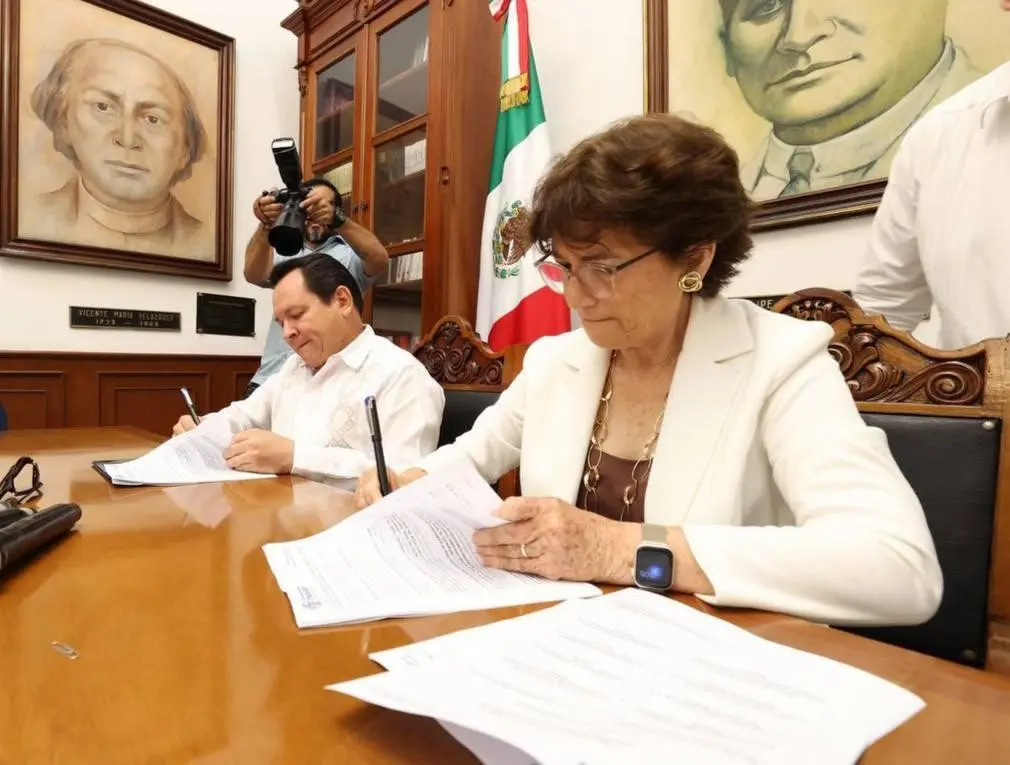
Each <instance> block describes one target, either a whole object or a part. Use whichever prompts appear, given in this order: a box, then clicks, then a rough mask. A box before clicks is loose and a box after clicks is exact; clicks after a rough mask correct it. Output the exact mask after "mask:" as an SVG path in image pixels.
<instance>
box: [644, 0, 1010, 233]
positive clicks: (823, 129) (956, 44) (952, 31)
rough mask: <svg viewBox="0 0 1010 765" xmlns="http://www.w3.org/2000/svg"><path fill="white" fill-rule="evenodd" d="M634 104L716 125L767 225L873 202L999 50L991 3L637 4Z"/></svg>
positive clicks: (1003, 20) (1005, 51)
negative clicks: (930, 117) (917, 139)
mask: <svg viewBox="0 0 1010 765" xmlns="http://www.w3.org/2000/svg"><path fill="white" fill-rule="evenodd" d="M643 2H644V12H645V25H646V34H645V54H646V78H645V101H646V103H645V108H646V111H650V112H674V113H679V114H683V115H685V116H688V117H689V118H692V119H695V120H697V121H699V122H702V123H703V124H706V125H709V126H710V127H713V128H715V129H716V130H718V131H719V132H720V133H721V134H722V135H723V136H724V137H725V138H726V140H727V141H728V142H729V143H730V145H731V146H733V148H735V149H736V151H737V153H738V155H739V157H740V165H741V179H742V180H743V182H744V186H745V187H746V188H747V190H748V192H750V194H751V196H752V198H753V199H754V200H755V201H756V202H758V203H759V212H758V215H757V218H756V220H755V228H756V229H758V230H760V229H769V228H780V227H784V226H791V225H797V224H803V223H809V222H812V221H820V220H827V219H832V218H840V217H845V216H849V215H857V214H861V213H870V212H873V211H874V210H876V208H877V205H878V204H879V202H880V198H881V196H882V194H883V191H884V186H885V185H886V183H887V176H888V173H889V170H890V167H891V162H892V160H893V158H894V154H895V152H896V151H897V149H898V146H899V145H900V143H901V139H902V137H903V136H904V135H905V133H906V132H907V131H908V129H909V128H910V127H911V126H912V125H913V124H914V123H915V122H916V121H917V120H918V119H919V118H920V117H921V116H922V115H923V114H925V113H926V112H927V111H928V110H929V109H931V108H933V107H934V106H936V105H937V104H939V103H941V102H942V101H944V100H946V99H947V98H949V97H950V96H952V95H953V94H955V93H957V92H958V91H959V90H961V89H962V88H964V87H965V86H967V85H970V84H971V83H972V82H974V81H975V80H977V79H978V78H980V77H982V76H984V75H985V74H987V73H988V72H990V71H992V70H993V69H995V68H996V67H998V66H999V65H1001V64H1002V63H1004V62H1005V61H1007V60H1008V59H1010V14H1008V13H1006V12H1004V11H1003V10H1002V9H1001V7H1000V3H999V2H998V0H915V2H914V3H912V2H896V1H894V0H643Z"/></svg>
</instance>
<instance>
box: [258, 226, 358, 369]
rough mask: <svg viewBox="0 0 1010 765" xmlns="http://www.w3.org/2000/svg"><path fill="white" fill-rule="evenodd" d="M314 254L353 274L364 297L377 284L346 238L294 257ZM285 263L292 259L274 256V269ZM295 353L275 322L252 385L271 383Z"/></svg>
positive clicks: (330, 241) (268, 335)
mask: <svg viewBox="0 0 1010 765" xmlns="http://www.w3.org/2000/svg"><path fill="white" fill-rule="evenodd" d="M314 252H322V253H325V254H327V255H329V256H330V257H331V258H333V259H334V260H336V261H337V262H339V263H341V264H342V265H343V266H344V267H345V268H346V269H347V270H348V271H350V272H351V276H353V277H354V280H355V281H356V282H357V283H358V287H359V288H360V289H361V294H362V296H364V294H365V293H366V292H367V291H368V289H369V288H370V287H371V286H372V285H373V284H374V283H375V280H376V278H377V277H373V276H368V275H367V274H366V273H365V267H364V264H363V263H362V262H361V258H359V257H358V255H357V253H356V252H355V251H354V250H353V249H351V246H350V245H349V244H347V242H345V241H344V240H343V237H340V236H331V237H330V238H329V239H327V240H326V241H325V242H323V243H322V244H321V245H319V247H316V248H311V247H304V248H302V251H301V252H300V253H298V254H297V255H293V256H292V257H294V258H300V257H303V256H305V255H311V254H312V253H314ZM284 260H289V258H283V257H281V256H280V255H278V254H277V253H276V252H275V253H274V260H273V265H275V266H276V265H277V264H278V263H280V262H281V261H284ZM291 353H292V351H291V346H290V345H288V344H287V342H286V341H285V340H284V335H283V333H282V331H281V325H280V324H279V323H278V321H277V319H271V320H270V329H269V330H267V342H266V345H265V346H264V347H263V358H262V359H260V368H259V369H258V370H256V374H255V375H254V376H253V379H252V381H253V382H254V383H256V384H257V385H262V384H263V383H264V382H266V381H267V378H269V377H270V376H271V375H273V374H274V373H275V372H277V370H279V369H280V368H281V366H283V364H284V362H285V361H286V360H287V358H288V356H290V355H291Z"/></svg>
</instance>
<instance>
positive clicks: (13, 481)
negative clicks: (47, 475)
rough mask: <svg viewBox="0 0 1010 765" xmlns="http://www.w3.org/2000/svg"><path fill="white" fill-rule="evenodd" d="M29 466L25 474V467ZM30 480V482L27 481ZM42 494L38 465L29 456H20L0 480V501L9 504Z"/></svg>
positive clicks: (29, 499)
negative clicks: (27, 472) (28, 471)
mask: <svg viewBox="0 0 1010 765" xmlns="http://www.w3.org/2000/svg"><path fill="white" fill-rule="evenodd" d="M28 467H31V473H29V474H28V475H27V476H26V475H25V473H26V470H25V469H26V468H28ZM29 480H30V483H29ZM41 496H42V477H41V475H40V474H39V465H38V463H37V462H36V461H35V460H33V459H32V458H31V457H21V458H20V459H19V460H18V461H17V462H15V463H14V465H13V466H12V467H11V469H10V470H8V471H7V474H6V475H5V476H4V477H3V480H2V481H0V502H3V503H4V504H7V505H10V504H11V501H12V500H13V502H14V503H17V504H20V503H23V502H31V501H32V500H33V499H38V498H39V497H41Z"/></svg>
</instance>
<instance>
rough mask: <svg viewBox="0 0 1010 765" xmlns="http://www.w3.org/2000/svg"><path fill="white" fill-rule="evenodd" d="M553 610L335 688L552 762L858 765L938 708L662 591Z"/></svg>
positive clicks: (547, 764)
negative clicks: (870, 750)
mask: <svg viewBox="0 0 1010 765" xmlns="http://www.w3.org/2000/svg"><path fill="white" fill-rule="evenodd" d="M552 610H554V609H552ZM539 616H540V615H539V614H536V615H534V616H533V617H525V616H523V617H518V618H517V619H515V620H514V621H516V622H523V621H525V620H527V619H528V620H529V622H528V623H529V624H530V625H531V626H530V628H529V629H526V630H521V631H520V630H513V631H511V632H509V633H508V636H507V637H508V640H505V641H501V640H496V641H492V640H488V639H485V638H481V637H480V635H479V633H480V632H481V631H484V630H492V629H495V628H496V627H497V626H498V625H489V626H487V627H480V628H477V629H474V630H472V631H468V632H469V633H470V634H471V635H472V636H473V639H474V640H475V641H478V644H479V646H478V647H479V650H478V651H474V652H466V651H463V652H461V654H460V656H459V657H458V658H453V656H451V655H449V654H448V653H447V652H446V653H441V652H433V653H438V655H437V656H436V657H435V658H431V659H428V660H425V659H424V658H423V654H421V653H420V652H418V653H417V654H416V655H415V659H417V656H421V658H420V659H419V660H418V665H417V666H414V667H404V668H398V669H396V670H394V671H391V672H386V673H382V674H378V675H373V676H371V677H366V678H361V679H358V680H352V681H349V682H346V683H340V684H338V685H334V686H330V690H335V691H338V692H341V693H346V694H348V695H351V696H354V697H356V698H359V699H361V700H363V701H367V702H370V703H373V704H378V705H381V706H385V707H389V708H391V709H397V710H400V711H403V712H408V713H413V714H420V715H426V716H429V717H434V718H436V719H438V720H440V721H443V723H448V724H450V725H454V726H460V727H462V728H467V729H469V730H472V731H475V732H477V733H479V734H482V735H483V736H489V737H491V738H492V739H497V740H498V741H501V742H504V743H506V744H508V745H510V746H512V747H514V748H515V749H518V750H520V751H522V752H525V753H526V754H528V755H529V756H530V758H531V759H532V760H534V761H536V762H539V763H543V764H544V765H559V764H560V763H580V764H581V765H597V764H599V765H611V764H612V763H615V762H647V761H649V760H647V759H646V758H654V759H655V758H658V759H657V761H661V762H699V763H701V762H704V763H705V764H706V765H739V764H741V763H747V764H748V765H793V764H794V763H808V762H809V763H818V765H852V763H854V762H856V761H857V760H858V758H859V757H860V756H861V754H862V752H863V751H864V750H865V749H866V748H867V747H868V746H869V745H870V744H872V743H873V742H874V741H876V740H877V739H878V738H880V737H882V736H884V735H886V734H887V733H889V732H890V731H891V730H893V729H894V728H896V727H897V726H898V725H901V724H902V723H904V722H905V721H906V720H908V719H909V718H910V717H912V716H913V715H915V714H916V713H917V712H919V711H920V710H921V709H922V708H923V706H924V703H923V702H922V700H921V699H919V698H918V697H916V696H914V695H913V694H911V693H909V692H908V691H905V690H904V689H902V688H900V687H898V686H895V685H893V684H891V683H888V682H886V681H884V680H881V679H879V678H877V677H874V676H873V675H870V674H868V673H866V672H863V671H861V670H857V669H854V668H851V667H847V666H845V665H843V664H839V663H837V662H834V661H831V660H829V659H825V658H823V657H820V656H815V655H813V654H808V653H804V652H802V651H797V650H794V649H791V648H786V647H785V646H780V645H778V644H775V643H771V642H769V641H766V640H762V639H761V638H758V637H756V636H754V635H751V634H750V633H748V632H746V631H745V630H741V629H739V628H737V627H734V626H733V625H731V624H728V623H726V622H723V621H721V620H719V619H717V618H715V617H712V616H707V615H705V614H702V613H700V612H698V611H695V610H694V609H692V608H690V607H689V606H685V605H682V604H680V603H677V602H676V601H674V600H671V599H669V598H665V597H663V596H661V595H656V594H652V593H645V592H641V591H638V590H631V589H628V590H622V591H620V592H617V593H613V594H611V595H605V596H603V597H600V598H596V599H594V600H591V601H586V602H585V603H581V604H579V606H578V607H576V608H571V607H565V608H564V609H561V608H558V609H557V617H558V618H557V619H556V620H555V621H550V620H545V619H543V618H540V619H538V618H536V617H539ZM464 634H466V633H464ZM501 634H504V633H501ZM401 660H402V656H401ZM483 743H485V744H486V743H487V742H486V741H484V742H483ZM484 753H485V756H488V750H487V749H484ZM501 765H508V763H507V761H505V760H502V761H501Z"/></svg>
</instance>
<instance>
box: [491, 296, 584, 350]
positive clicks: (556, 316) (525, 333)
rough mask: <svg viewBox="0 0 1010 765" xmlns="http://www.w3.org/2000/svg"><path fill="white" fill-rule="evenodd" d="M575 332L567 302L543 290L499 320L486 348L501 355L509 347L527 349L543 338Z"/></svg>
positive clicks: (493, 326) (520, 303)
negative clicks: (523, 347)
mask: <svg viewBox="0 0 1010 765" xmlns="http://www.w3.org/2000/svg"><path fill="white" fill-rule="evenodd" d="M571 328H572V316H571V313H569V311H568V305H567V304H566V303H565V300H564V298H562V297H561V295H559V294H557V293H556V292H552V291H551V290H549V289H548V288H547V287H541V288H540V289H538V290H536V291H535V292H531V293H530V294H529V295H527V296H526V297H524V298H523V299H522V300H520V301H519V305H517V306H516V307H515V308H513V309H512V310H511V311H509V312H508V313H507V314H505V315H504V316H500V317H499V318H498V321H496V322H495V323H494V324H493V325H492V327H491V331H490V332H489V333H488V338H487V344H488V345H490V346H491V347H492V348H493V349H494V350H496V351H500V350H502V349H503V348H508V347H509V346H510V345H519V344H522V345H528V344H529V343H532V342H533V341H534V340H536V339H537V338H538V337H543V336H544V335H560V334H561V333H562V332H567V331H568V330H570V329H571Z"/></svg>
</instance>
